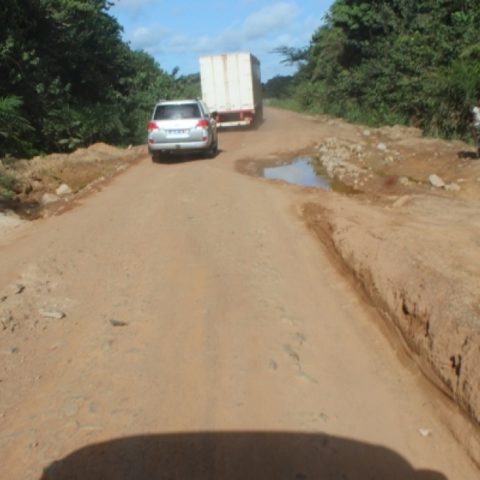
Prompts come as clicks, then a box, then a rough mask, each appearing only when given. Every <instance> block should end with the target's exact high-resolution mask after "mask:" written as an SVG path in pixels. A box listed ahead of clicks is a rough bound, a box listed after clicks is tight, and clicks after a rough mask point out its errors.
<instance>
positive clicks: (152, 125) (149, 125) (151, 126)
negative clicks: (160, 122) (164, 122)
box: [147, 122, 158, 132]
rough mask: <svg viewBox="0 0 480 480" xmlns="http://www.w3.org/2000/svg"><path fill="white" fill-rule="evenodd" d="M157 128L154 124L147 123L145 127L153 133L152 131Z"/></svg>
mask: <svg viewBox="0 0 480 480" xmlns="http://www.w3.org/2000/svg"><path fill="white" fill-rule="evenodd" d="M157 128H158V127H157V124H156V123H155V122H149V123H148V126H147V130H148V131H149V132H153V131H154V130H156V129H157Z"/></svg>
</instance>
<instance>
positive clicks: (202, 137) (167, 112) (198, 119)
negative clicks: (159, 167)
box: [148, 100, 218, 162]
mask: <svg viewBox="0 0 480 480" xmlns="http://www.w3.org/2000/svg"><path fill="white" fill-rule="evenodd" d="M214 117H215V115H214V112H213V113H212V114H211V113H210V112H209V111H208V107H207V106H206V104H205V103H204V102H202V101H201V100H171V101H162V102H159V103H157V104H156V105H155V108H154V110H153V115H152V119H151V120H150V122H149V124H148V151H149V153H150V155H151V156H152V160H153V161H154V162H157V161H159V160H160V159H161V156H162V154H166V153H173V152H184V153H189V152H202V153H204V154H205V155H207V156H209V157H214V156H215V155H216V153H217V151H218V133H217V124H216V122H215V119H214Z"/></svg>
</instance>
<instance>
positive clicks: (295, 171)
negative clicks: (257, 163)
mask: <svg viewBox="0 0 480 480" xmlns="http://www.w3.org/2000/svg"><path fill="white" fill-rule="evenodd" d="M263 176H264V177H265V178H268V179H270V180H283V181H285V182H288V183H293V184H295V185H301V186H302V187H315V188H321V189H323V190H331V189H332V185H331V182H330V179H329V178H328V177H324V176H321V175H318V174H317V173H316V172H315V169H314V168H313V165H312V161H311V159H310V158H309V157H298V158H296V159H295V160H294V161H293V162H292V163H290V164H288V165H282V166H280V167H270V168H264V169H263Z"/></svg>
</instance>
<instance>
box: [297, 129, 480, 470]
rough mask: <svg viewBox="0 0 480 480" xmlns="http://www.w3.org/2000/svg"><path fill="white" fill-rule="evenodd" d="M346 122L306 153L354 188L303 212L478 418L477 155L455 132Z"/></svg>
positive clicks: (425, 363)
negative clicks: (440, 136)
mask: <svg viewBox="0 0 480 480" xmlns="http://www.w3.org/2000/svg"><path fill="white" fill-rule="evenodd" d="M351 128H352V136H351V137H350V138H348V137H344V138H341V139H338V138H326V139H324V140H323V141H321V142H319V143H318V145H317V146H316V148H315V151H316V155H315V162H316V164H317V165H318V166H319V169H320V170H322V171H323V172H327V173H329V174H330V175H331V176H334V177H337V178H341V179H342V180H343V181H344V182H346V183H348V184H350V185H352V186H353V187H354V188H356V189H357V193H358V195H354V196H345V195H339V194H336V193H332V194H330V195H323V196H322V198H321V202H316V201H312V202H309V203H307V204H306V205H305V207H304V209H303V212H304V217H305V219H306V221H307V223H308V225H309V226H310V227H311V228H312V229H313V230H314V231H315V232H316V233H317V234H318V236H319V237H320V238H321V239H322V241H323V242H324V243H325V244H326V245H327V246H328V247H329V249H330V250H331V251H332V252H333V253H334V255H335V257H336V260H337V261H340V263H341V264H342V265H343V267H346V268H347V269H348V270H349V271H350V272H351V273H352V275H353V277H354V278H355V280H356V282H357V284H358V285H359V286H360V287H361V288H362V290H363V291H364V293H365V294H366V295H367V296H368V298H369V299H370V301H371V302H372V303H373V304H374V305H375V306H376V307H377V309H378V310H379V311H380V312H381V313H382V314H383V316H384V317H385V318H386V319H387V321H388V323H389V324H391V325H393V326H394V327H395V329H396V330H397V331H398V332H399V333H400V335H401V338H402V340H403V341H404V344H405V346H406V347H407V350H408V351H409V353H410V354H411V355H412V356H413V357H414V358H415V359H416V361H417V363H418V365H419V366H420V368H421V369H422V370H423V372H424V373H425V374H426V375H427V376H428V377H429V378H430V379H431V380H432V381H433V382H434V383H435V384H436V385H437V386H439V387H440V388H441V389H442V390H443V391H444V392H445V393H446V394H448V395H449V396H450V397H451V398H453V399H454V400H455V402H456V403H457V404H458V405H460V407H461V408H462V409H463V410H464V412H466V414H467V415H468V416H469V417H470V418H471V419H473V421H474V424H476V425H477V427H478V425H479V424H480V370H479V369H478V365H480V346H479V345H480V280H479V279H480V220H479V218H480V217H479V215H478V212H479V211H480V160H477V159H476V158H474V156H473V153H472V152H470V149H469V147H468V146H467V145H465V144H462V143H461V142H454V143H451V142H444V141H439V140H434V139H426V138H421V136H420V135H419V132H418V131H416V130H414V129H403V128H399V127H396V128H384V129H378V130H367V129H365V130H363V131H361V129H358V128H357V129H355V127H351ZM355 130H356V132H355ZM359 130H360V131H359ZM434 176H435V177H439V179H440V180H441V182H440V183H438V182H437V181H436V178H435V177H434ZM434 184H435V185H436V186H434ZM457 430H459V429H458V428H457ZM456 433H457V435H458V436H459V437H462V441H463V442H464V443H467V444H468V443H469V441H470V440H469V438H468V435H465V432H463V433H462V432H461V431H457V432H456ZM470 433H471V432H469V434H470ZM472 453H473V455H474V456H475V457H476V458H477V461H478V460H479V458H480V455H479V452H475V451H474V452H472Z"/></svg>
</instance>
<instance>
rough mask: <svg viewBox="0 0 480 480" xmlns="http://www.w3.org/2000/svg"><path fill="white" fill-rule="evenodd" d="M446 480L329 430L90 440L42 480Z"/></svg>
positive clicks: (436, 474) (437, 474)
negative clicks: (96, 441)
mask: <svg viewBox="0 0 480 480" xmlns="http://www.w3.org/2000/svg"><path fill="white" fill-rule="evenodd" d="M67 479H68V480H160V479H162V480H207V479H209V480H210V479H211V480H213V479H218V480H283V479H285V480H327V479H328V480H347V479H348V480H374V479H375V480H411V479H414V480H447V479H446V477H445V476H444V475H442V474H441V473H438V472H433V471H429V470H428V471H427V470H415V469H414V468H412V466H411V465H410V464H409V463H408V462H407V461H406V460H405V459H404V458H402V457H401V456H400V455H399V454H398V453H395V452H394V451H392V450H389V449H388V448H384V447H380V446H376V445H369V444H366V443H362V442H357V441H354V440H350V439H345V438H339V437H333V436H330V435H326V434H303V433H283V432H278V433H255V432H244V433H236V432H226V433H179V434H165V435H144V436H137V437H130V438H122V439H118V440H112V441H109V442H105V443H99V444H96V445H90V446H88V447H84V448H82V449H80V450H78V451H76V452H74V453H72V454H70V455H68V456H67V457H65V458H64V459H62V460H59V461H57V462H54V463H52V464H51V465H50V466H48V467H47V468H46V469H45V471H44V474H43V475H42V477H41V480H67Z"/></svg>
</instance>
